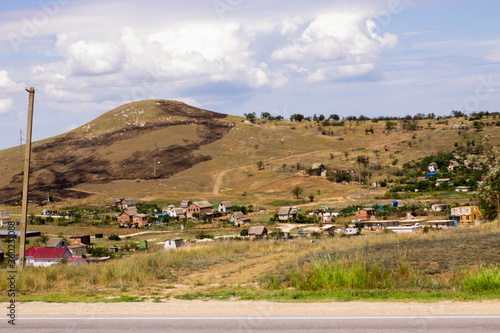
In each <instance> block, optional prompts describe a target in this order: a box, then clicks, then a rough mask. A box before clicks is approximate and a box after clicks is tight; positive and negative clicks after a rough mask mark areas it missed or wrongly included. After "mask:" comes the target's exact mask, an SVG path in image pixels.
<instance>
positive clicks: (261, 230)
mask: <svg viewBox="0 0 500 333" xmlns="http://www.w3.org/2000/svg"><path fill="white" fill-rule="evenodd" d="M248 236H250V238H251V239H255V238H262V237H266V236H267V229H266V227H264V226H253V227H250V230H248Z"/></svg>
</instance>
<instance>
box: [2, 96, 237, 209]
mask: <svg viewBox="0 0 500 333" xmlns="http://www.w3.org/2000/svg"><path fill="white" fill-rule="evenodd" d="M226 117H227V115H225V114H221V113H216V112H211V111H207V110H202V109H199V108H195V107H192V106H189V105H186V104H184V103H181V102H175V101H166V100H149V101H141V102H133V103H129V104H126V105H123V106H120V107H118V108H116V109H114V110H112V111H109V112H108V113H106V114H104V115H102V116H101V117H99V118H97V119H95V120H94V121H92V122H90V123H88V124H86V125H84V126H82V127H80V128H77V129H75V130H73V131H71V132H68V133H67V134H63V135H61V136H58V137H55V138H53V139H48V140H44V141H43V142H40V143H37V144H35V145H34V146H33V155H32V156H33V157H32V165H31V180H30V197H31V196H32V197H33V198H34V197H36V196H44V195H45V194H46V193H53V194H54V195H57V196H58V197H66V198H67V197H71V198H83V197H86V196H88V194H87V193H84V192H80V191H75V190H72V189H71V188H72V187H74V186H76V185H78V184H83V183H85V184H92V183H94V184H95V183H107V182H111V181H114V180H134V179H152V178H168V177H171V176H172V175H174V174H176V173H178V172H180V171H183V170H186V169H189V168H191V167H193V166H194V165H196V164H198V163H201V162H204V161H208V160H211V159H212V157H211V156H210V155H207V154H203V153H201V152H200V151H199V149H200V148H201V147H202V146H204V145H208V144H210V143H213V142H215V141H217V140H220V139H221V138H223V137H224V136H225V135H226V134H227V133H228V132H229V131H230V130H231V129H232V128H233V126H234V123H233V122H231V121H229V120H227V119H226ZM155 146H156V150H155ZM22 181H23V173H22V172H21V173H18V174H16V175H15V176H14V177H12V179H11V181H10V183H9V184H8V185H7V186H5V187H4V188H2V189H0V202H3V203H13V202H14V201H15V200H16V199H18V198H19V195H20V193H21V189H22Z"/></svg>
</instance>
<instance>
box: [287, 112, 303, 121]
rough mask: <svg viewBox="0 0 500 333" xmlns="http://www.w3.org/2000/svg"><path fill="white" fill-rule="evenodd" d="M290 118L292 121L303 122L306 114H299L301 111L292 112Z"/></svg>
mask: <svg viewBox="0 0 500 333" xmlns="http://www.w3.org/2000/svg"><path fill="white" fill-rule="evenodd" d="M290 120H291V121H298V122H301V121H302V120H304V115H302V114H299V113H295V114H292V115H291V116H290Z"/></svg>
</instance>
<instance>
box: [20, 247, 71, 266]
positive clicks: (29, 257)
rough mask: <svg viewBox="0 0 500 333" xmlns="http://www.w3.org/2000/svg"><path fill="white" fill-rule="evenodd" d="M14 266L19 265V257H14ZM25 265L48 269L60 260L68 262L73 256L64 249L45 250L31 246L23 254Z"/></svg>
mask: <svg viewBox="0 0 500 333" xmlns="http://www.w3.org/2000/svg"><path fill="white" fill-rule="evenodd" d="M16 256H17V259H16V264H18V263H19V255H16ZM24 256H25V259H26V264H27V265H29V266H34V267H37V266H42V267H48V266H50V265H54V264H57V263H59V262H60V261H61V260H63V259H66V260H69V259H70V258H71V257H73V254H71V252H70V251H69V249H68V248H66V247H60V248H47V247H41V246H33V247H30V248H29V249H27V250H26V251H25V252H24Z"/></svg>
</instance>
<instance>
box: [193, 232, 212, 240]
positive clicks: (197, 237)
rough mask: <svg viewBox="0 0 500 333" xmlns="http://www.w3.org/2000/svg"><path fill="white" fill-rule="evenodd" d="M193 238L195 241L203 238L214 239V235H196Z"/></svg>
mask: <svg viewBox="0 0 500 333" xmlns="http://www.w3.org/2000/svg"><path fill="white" fill-rule="evenodd" d="M195 237H196V239H205V238H214V235H210V234H204V233H201V234H198V235H196V236H195Z"/></svg>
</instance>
